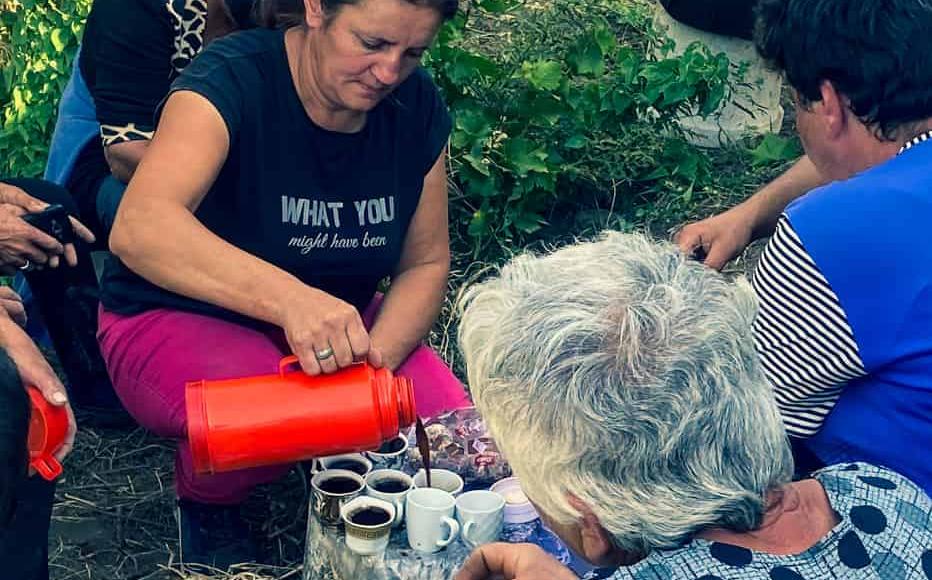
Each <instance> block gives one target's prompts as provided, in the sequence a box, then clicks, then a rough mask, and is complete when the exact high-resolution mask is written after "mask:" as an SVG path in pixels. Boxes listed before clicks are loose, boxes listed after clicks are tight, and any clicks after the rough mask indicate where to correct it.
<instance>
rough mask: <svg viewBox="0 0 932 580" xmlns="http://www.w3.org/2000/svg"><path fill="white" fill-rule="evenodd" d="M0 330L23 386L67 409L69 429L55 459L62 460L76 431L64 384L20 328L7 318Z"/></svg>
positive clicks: (1, 342) (4, 345)
mask: <svg viewBox="0 0 932 580" xmlns="http://www.w3.org/2000/svg"><path fill="white" fill-rule="evenodd" d="M0 333H2V337H0V344H2V346H3V347H4V348H5V349H6V352H7V354H8V355H9V356H10V359H12V360H13V362H14V363H15V364H16V369H17V370H18V371H19V376H20V378H21V379H22V381H23V386H33V387H36V388H37V389H39V392H41V393H42V396H43V397H44V398H45V400H46V401H48V402H49V403H51V404H53V405H55V406H56V407H65V408H66V409H67V410H68V432H67V434H66V435H65V443H64V445H62V447H61V449H59V450H58V452H57V453H55V458H56V459H58V460H59V461H61V460H63V459H64V458H65V456H66V455H68V453H70V452H71V449H72V448H73V447H74V436H75V433H77V430H78V427H77V423H76V422H75V419H74V413H73V412H72V410H71V405H70V404H69V403H68V395H67V393H66V391H65V386H64V385H62V383H61V381H60V380H58V376H57V375H56V374H55V371H54V370H52V367H51V366H50V365H49V363H48V361H47V360H45V357H44V356H42V353H41V352H39V349H38V347H36V345H35V343H34V342H32V339H31V338H29V336H28V335H27V334H26V333H25V331H23V329H21V328H19V327H18V326H16V325H15V324H10V322H9V321H6V323H5V324H2V326H0Z"/></svg>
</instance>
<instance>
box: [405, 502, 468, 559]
mask: <svg viewBox="0 0 932 580" xmlns="http://www.w3.org/2000/svg"><path fill="white" fill-rule="evenodd" d="M405 511H407V513H406V514H405V523H406V524H407V526H408V545H410V546H411V548H412V549H413V550H416V551H418V552H422V553H425V554H433V553H434V552H438V551H440V550H441V549H443V548H445V547H446V546H448V545H449V544H450V542H452V541H453V540H455V539H456V537H457V536H458V535H459V533H460V525H459V524H458V523H457V522H456V520H455V519H453V514H454V512H455V511H456V500H455V499H454V497H453V496H452V495H451V494H450V493H448V492H446V491H443V490H442V489H435V488H421V489H412V490H411V491H410V492H408V500H407V502H406V503H405Z"/></svg>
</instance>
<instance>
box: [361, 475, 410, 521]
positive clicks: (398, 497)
mask: <svg viewBox="0 0 932 580" xmlns="http://www.w3.org/2000/svg"><path fill="white" fill-rule="evenodd" d="M413 487H414V480H412V479H411V476H410V475H408V474H407V473H404V472H403V471H395V470H394V469H377V470H375V471H373V472H372V473H370V474H369V475H367V476H366V494H367V495H369V496H371V497H375V498H378V499H381V500H384V501H387V502H388V503H390V504H392V505H393V506H395V521H394V522H393V524H392V525H393V526H399V525H401V522H402V521H404V508H405V498H406V497H407V495H408V492H409V491H410V490H411V489H412V488H413Z"/></svg>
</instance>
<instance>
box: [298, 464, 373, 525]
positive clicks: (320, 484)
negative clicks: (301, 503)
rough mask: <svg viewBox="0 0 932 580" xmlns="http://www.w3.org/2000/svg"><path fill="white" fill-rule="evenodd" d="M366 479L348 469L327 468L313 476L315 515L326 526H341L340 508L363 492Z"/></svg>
mask: <svg viewBox="0 0 932 580" xmlns="http://www.w3.org/2000/svg"><path fill="white" fill-rule="evenodd" d="M365 487H366V480H365V479H363V478H362V476H361V475H359V474H358V473H356V472H354V471H349V470H347V469H327V470H324V471H320V472H318V473H317V474H315V475H314V477H312V478H311V488H312V490H313V495H314V497H313V500H312V502H311V506H312V509H313V512H314V515H316V516H317V518H318V519H319V520H320V523H321V524H323V525H325V526H339V525H340V521H341V515H340V508H342V507H343V505H344V504H346V502H348V501H351V500H353V499H355V498H357V497H359V496H360V495H361V494H362V491H363V489H365Z"/></svg>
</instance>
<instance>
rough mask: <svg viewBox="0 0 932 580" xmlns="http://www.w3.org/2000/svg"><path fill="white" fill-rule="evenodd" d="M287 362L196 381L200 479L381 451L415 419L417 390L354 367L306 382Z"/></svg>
mask: <svg viewBox="0 0 932 580" xmlns="http://www.w3.org/2000/svg"><path fill="white" fill-rule="evenodd" d="M297 361H298V359H297V357H293V356H291V357H287V358H284V359H282V361H281V363H280V364H279V372H278V374H274V375H262V376H254V377H243V378H238V379H229V380H216V381H206V380H205V381H195V382H190V383H188V384H187V385H186V388H185V398H186V402H185V405H186V408H187V414H188V445H189V446H190V448H191V455H192V457H193V460H194V461H193V463H194V470H195V471H196V472H197V473H219V472H225V471H234V470H238V469H244V468H249V467H259V466H263V465H276V464H282V463H293V462H296V461H302V460H305V459H310V458H312V457H325V456H329V455H337V454H341V453H352V452H358V451H369V450H372V449H378V448H379V446H380V445H381V444H382V443H384V442H385V441H387V440H389V439H392V438H394V437H396V436H397V435H398V433H399V432H400V431H401V430H402V429H404V428H407V427H410V426H411V425H412V424H413V423H414V421H415V419H416V418H417V416H416V414H415V408H414V386H413V384H412V383H411V380H410V379H407V378H404V377H395V376H393V375H392V373H391V371H389V370H388V369H384V368H382V369H375V368H373V367H371V366H369V365H368V364H363V363H360V364H355V365H352V366H350V367H348V368H345V369H342V370H340V371H339V372H336V373H332V374H327V375H317V376H313V377H312V376H310V375H308V374H306V373H304V372H302V371H300V370H297V371H292V372H287V369H288V367H289V366H291V365H294V364H295V363H297Z"/></svg>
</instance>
